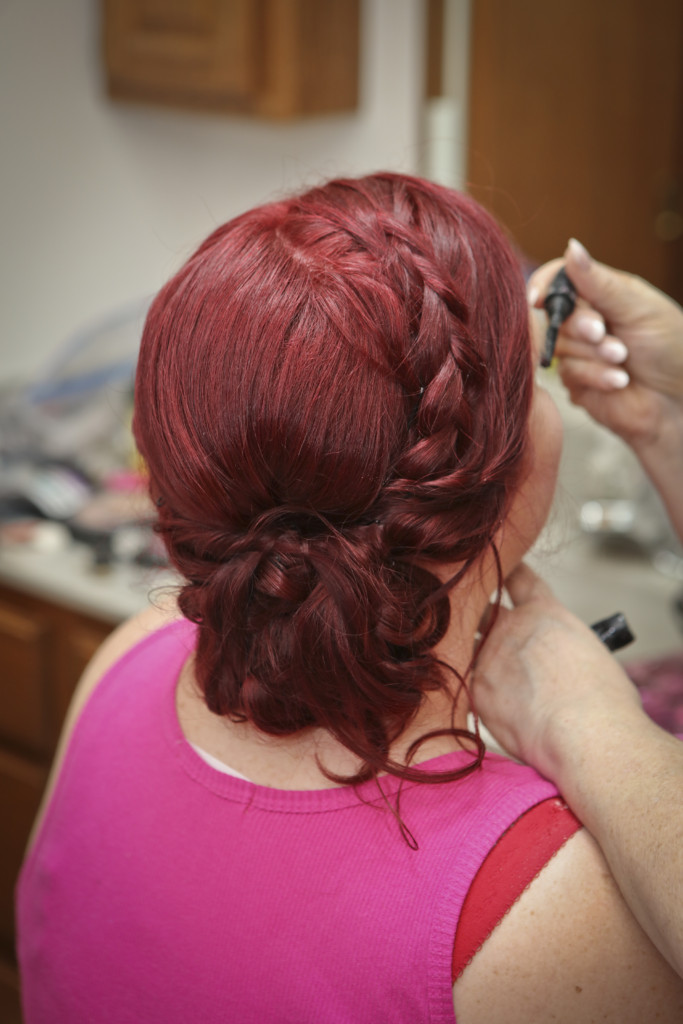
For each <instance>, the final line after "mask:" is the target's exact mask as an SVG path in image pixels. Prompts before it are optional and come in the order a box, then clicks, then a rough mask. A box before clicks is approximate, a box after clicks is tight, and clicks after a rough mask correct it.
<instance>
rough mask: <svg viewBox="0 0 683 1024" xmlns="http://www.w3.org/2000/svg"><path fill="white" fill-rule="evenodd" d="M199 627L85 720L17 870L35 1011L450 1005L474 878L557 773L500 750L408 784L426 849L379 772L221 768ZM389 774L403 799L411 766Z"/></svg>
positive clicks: (364, 1010)
mask: <svg viewBox="0 0 683 1024" xmlns="http://www.w3.org/2000/svg"><path fill="white" fill-rule="evenodd" d="M194 635H195V633H194V627H193V626H192V625H191V624H190V623H187V622H185V621H180V622H177V623H174V624H172V625H171V626H168V627H166V628H164V629H162V630H160V631H159V632H157V633H154V634H152V635H151V636H150V637H148V638H147V639H145V640H144V641H142V643H140V644H139V645H138V646H137V647H134V648H133V649H132V650H130V651H129V652H128V653H127V654H126V655H125V656H124V657H123V658H122V659H121V660H120V661H119V662H118V663H117V664H116V665H115V666H114V667H113V668H112V669H111V670H110V671H109V672H108V674H107V675H106V676H105V677H104V679H103V680H102V682H101V683H100V684H99V686H98V687H97V688H96V690H95V691H94V693H93V695H92V696H91V698H90V700H89V702H88V704H87V705H86V707H85V709H84V711H83V713H82V714H81V717H80V719H79V721H78V723H77V725H76V728H75V730H74V732H73V735H72V739H71V742H70V745H69V749H68V752H67V755H66V758H65V761H64V764H63V768H62V771H61V774H60V778H59V781H58V783H57V787H56V790H55V793H54V796H53V799H52V801H51V803H50V807H49V809H48V812H47V815H46V817H45V820H44V823H43V826H42V828H41V831H40V834H39V836H38V839H37V842H36V844H35V846H34V848H33V851H32V853H31V854H30V855H29V857H28V859H27V861H26V863H25V864H24V867H23V869H22V873H21V876H20V880H19V886H18V893H17V927H18V955H19V963H20V969H21V977H22V986H23V994H22V998H23V1002H24V1012H25V1024H48V1022H49V1024H67V1022H68V1024H86V1022H87V1024H93V1022H97V1024H141V1022H144V1024H157V1022H158V1024H176V1022H177V1024H180V1022H182V1024H188V1022H193V1024H194V1022H195V1021H201V1022H202V1024H218V1022H220V1024H226V1022H236V1024H237V1022H239V1024H265V1022H283V1024H284V1022H288V1024H289V1022H291V1024H306V1022H309V1021H310V1022H315V1024H321V1022H325V1024H342V1022H343V1024H362V1022H368V1024H378V1022H380V1021H392V1024H399V1022H402V1021H405V1022H410V1024H416V1022H418V1021H432V1022H446V1021H448V1022H450V1024H452V1022H453V1021H454V1020H455V1017H454V1011H453V1001H452V988H451V961H452V955H453V940H454V936H455V932H456V926H457V923H458V918H459V914H460V911H461V908H462V906H463V902H464V900H465V896H466V895H467V892H468V889H469V887H470V884H471V883H472V880H473V879H474V877H475V875H476V874H477V871H478V869H479V868H480V866H481V865H482V863H483V861H484V860H485V858H486V855H487V853H488V852H489V851H490V850H491V849H492V847H493V846H494V845H495V844H496V842H497V840H498V839H499V837H500V836H501V835H502V834H503V833H504V832H505V831H506V830H507V829H508V828H509V826H510V825H511V824H512V823H513V822H514V821H515V820H516V819H517V818H519V817H520V816H521V815H522V814H524V812H525V811H527V810H528V809H529V808H530V807H532V806H534V805H535V804H537V803H539V802H540V801H542V800H545V799H547V798H549V797H552V796H555V795H556V793H557V791H556V790H555V788H554V787H553V786H552V785H551V784H550V783H548V782H546V781H545V780H544V779H542V778H541V777H540V776H538V775H537V774H536V773H535V772H534V771H533V770H532V769H530V768H527V767H523V766H521V765H517V764H515V763H514V762H511V761H508V760H506V759H504V758H501V757H498V756H496V755H487V756H486V758H485V760H484V764H483V766H482V768H481V770H479V771H477V772H475V773H474V774H472V775H470V776H468V777H466V778H465V779H462V780H460V781H458V782H454V783H446V784H435V785H427V784H417V783H405V784H404V785H403V787H402V790H401V803H400V808H401V816H402V818H403V820H404V822H405V823H406V825H407V826H408V828H409V829H410V830H411V832H412V834H413V835H414V837H415V839H416V840H417V843H418V845H419V849H418V850H413V849H410V848H409V846H408V845H407V844H406V842H405V841H404V840H403V838H402V837H401V835H400V833H399V829H398V826H397V823H396V820H395V818H394V817H393V816H392V814H391V812H390V811H389V810H388V809H387V807H386V804H385V803H384V802H383V800H382V798H381V797H380V795H379V793H378V790H377V786H376V784H375V783H366V784H364V785H362V786H359V787H357V789H353V788H337V789H326V790H316V791H296V792H292V791H286V790H277V789H271V788H268V787H264V786H256V785H253V784H252V783H250V782H247V781H244V780H242V779H238V778H234V777H232V776H230V775H226V774H224V773H221V772H218V771H216V770H215V769H213V768H212V767H211V766H210V765H208V764H206V762H204V761H203V760H202V759H201V758H200V757H199V755H198V754H197V753H196V752H195V751H194V750H193V749H192V747H191V746H190V745H189V743H188V742H187V741H186V740H185V738H184V736H183V734H182V731H181V729H180V725H179V723H178V719H177V716H176V712H175V687H176V682H177V678H178V673H179V671H180V668H181V666H182V664H183V663H184V661H185V660H186V658H187V656H188V654H189V653H190V651H191V650H192V647H193V643H194ZM469 757H470V755H469V754H467V753H465V752H454V753H453V754H448V755H444V756H443V757H439V758H435V759H434V760H432V761H429V762H426V763H425V764H424V765H423V767H424V768H425V770H429V769H430V768H433V769H437V768H438V769H441V770H442V769H444V768H451V767H453V768H454V767H457V766H459V765H461V764H464V763H465V762H467V760H468V758H469ZM382 785H383V787H384V790H385V793H386V794H387V797H388V799H389V801H390V802H393V797H394V796H395V794H396V792H397V789H398V786H399V781H398V780H396V779H393V778H388V779H383V780H382Z"/></svg>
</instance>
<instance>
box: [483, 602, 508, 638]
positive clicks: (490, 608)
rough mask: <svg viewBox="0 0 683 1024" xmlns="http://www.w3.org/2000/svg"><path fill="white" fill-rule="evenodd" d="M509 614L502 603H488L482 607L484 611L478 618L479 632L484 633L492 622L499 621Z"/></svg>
mask: <svg viewBox="0 0 683 1024" xmlns="http://www.w3.org/2000/svg"><path fill="white" fill-rule="evenodd" d="M509 615H510V610H509V609H508V608H504V607H503V605H502V604H496V603H489V604H487V605H486V608H485V609H484V613H483V615H482V617H481V618H480V620H479V632H480V633H481V634H482V635H485V634H486V633H487V632H488V630H489V629H490V628H491V626H492V625H493V623H495V622H500V621H502V620H504V619H505V618H507V617H508V616H509Z"/></svg>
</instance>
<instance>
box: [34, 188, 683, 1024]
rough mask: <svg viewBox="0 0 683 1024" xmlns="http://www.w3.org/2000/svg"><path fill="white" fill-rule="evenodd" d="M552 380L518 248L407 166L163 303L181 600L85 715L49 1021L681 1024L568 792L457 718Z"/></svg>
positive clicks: (96, 672) (45, 955)
mask: <svg viewBox="0 0 683 1024" xmlns="http://www.w3.org/2000/svg"><path fill="white" fill-rule="evenodd" d="M537 361H538V353H536V352H535V351H534V350H533V345H532V341H531V338H530V331H529V323H528V314H527V306H526V300H525V292H524V284H523V280H522V276H521V273H520V270H519V267H518V265H517V261H516V259H515V257H514V254H513V252H512V251H511V249H510V246H509V245H508V243H507V242H506V240H505V238H504V237H503V235H502V233H501V232H500V230H499V228H498V227H497V226H496V225H495V223H494V222H493V221H492V219H491V218H490V217H489V216H488V215H487V214H486V213H485V212H484V211H483V210H482V209H481V208H480V207H478V206H477V205H476V204H475V203H474V202H473V201H472V200H470V199H468V198H466V197H464V196H462V195H459V194H458V193H456V192H453V191H450V190H448V189H444V188H441V187H439V186H436V185H433V184H431V183H428V182H426V181H421V180H419V179H415V178H409V177H406V176H402V175H393V174H377V175H373V176H370V177H366V178H361V179H358V180H339V181H333V182H330V183H328V184H327V185H324V186H322V187H320V188H316V189H313V190H311V191H309V192H308V193H306V194H304V195H301V196H298V197H295V198H292V199H288V200H283V201H281V202H276V203H272V204H270V205H268V206H264V207H261V208H258V209H255V210H252V211H250V212H248V213H246V214H244V215H242V216H240V217H237V218H236V219H235V220H233V221H231V222H230V223H228V224H226V225H224V226H222V227H220V228H218V229H217V230H216V231H215V232H214V233H213V234H212V235H211V236H210V237H209V238H208V239H207V240H206V242H205V243H204V244H203V245H202V246H201V247H200V248H199V250H198V251H197V252H196V253H195V254H194V256H192V257H191V258H190V260H189V261H188V262H187V263H186V265H185V266H184V267H183V268H182V269H181V270H180V272H179V273H178V274H177V275H176V276H175V277H174V278H173V279H172V280H171V281H170V282H169V284H168V285H166V287H165V288H164V289H162V291H161V293H160V294H159V296H158V297H157V299H156V300H155V302H154V304H153V306H152V308H151V310H150V313H149V316H148V319H147V323H146V326H145V330H144V334H143V339H142V346H141V351H140V360H139V365H138V373H137V382H136V409H135V424H134V429H135V435H136V438H137V441H138V445H139V447H140V450H141V452H142V453H143V455H144V457H145V459H146V461H147V465H148V467H149V474H150V489H151V494H152V497H153V498H154V500H155V502H156V504H157V506H158V510H159V521H158V529H159V532H160V533H161V535H162V537H163V538H164V540H165V543H166V546H167V549H168V552H169V556H170V559H171V561H172V562H173V564H174V565H175V567H176V568H177V570H178V572H179V573H180V575H181V577H182V579H183V584H182V587H181V589H180V591H179V594H178V599H177V608H176V607H175V606H174V607H171V608H166V609H163V610H162V609H154V610H150V611H149V612H147V613H145V614H144V615H142V616H140V617H138V619H136V620H134V621H133V622H131V623H128V624H126V625H125V626H124V627H122V628H121V629H120V630H119V631H118V632H117V633H116V634H115V635H114V636H113V637H112V638H111V639H110V640H109V641H108V642H107V644H106V645H105V646H104V647H103V648H102V650H101V652H100V653H99V654H98V655H97V657H96V659H95V661H94V662H93V664H92V665H91V667H90V668H89V670H88V672H87V673H86V676H85V677H84V679H83V681H82V684H81V686H80V688H79V691H78V693H77V695H76V698H75V700H74V705H73V707H72V711H71V713H70V717H69V721H68V723H67V726H66V730H65V739H64V742H63V745H62V753H61V755H60V757H59V758H58V767H57V769H56V770H55V774H54V778H53V783H52V786H51V789H50V793H49V795H48V800H47V808H46V810H45V811H44V813H43V816H42V819H41V821H40V823H39V826H38V828H37V831H36V835H35V838H34V840H33V843H32V846H31V849H30V852H29V854H28V857H27V861H26V864H25V866H24V869H23V872H22V877H21V880H20V886H19V891H18V922H19V958H20V964H21V969H22V979H23V989H24V1005H25V1013H26V1024H37V1022H43V1021H50V1022H52V1024H55V1022H57V1024H59V1022H66V1021H69V1022H70V1024H73V1022H76V1024H77V1022H81V1021H83V1022H85V1021H98V1022H108V1021H111V1022H114V1021H116V1022H117V1024H120V1022H123V1021H145V1022H154V1021H163V1022H164V1024H170V1022H173V1021H194V1020H201V1021H206V1022H213V1021H221V1022H224V1021H239V1022H259V1024H260V1022H264V1021H283V1022H284V1021H287V1022H296V1024H302V1022H305V1021H316V1022H323V1021H324V1022H362V1021H368V1022H377V1021H392V1022H394V1021H404V1020H405V1021H411V1022H415V1021H423V1020H424V1021H427V1020H432V1021H449V1020H450V1021H452V1020H454V1019H455V1018H454V1013H456V1014H457V1019H458V1021H460V1022H464V1024H470V1022H471V1024H479V1022H482V1024H483V1022H486V1024H495V1022H499V1021H500V1022H503V1021H505V1022H506V1024H511V1022H516V1021H518V1022H520V1024H521V1022H524V1024H531V1022H535V1021H537V1022H541V1021H549V1020H553V1021H567V1022H569V1021H571V1022H572V1024H577V1022H578V1024H580V1022H583V1021H586V1022H588V1021H592V1020H595V1019H598V1018H599V1019H601V1020H605V1021H615V1022H616V1021H619V1022H620V1024H621V1022H624V1021H627V1020H633V1021H636V1020H637V1021H642V1020H646V1019H658V1020H662V1021H671V1022H673V1021H675V1020H679V1019H680V1015H681V1011H682V1010H683V987H682V985H681V981H680V979H679V978H677V976H676V975H675V974H674V972H673V971H672V970H671V969H670V968H669V966H668V965H667V963H666V962H665V961H664V960H663V959H662V958H661V957H660V955H659V953H658V952H657V951H656V950H655V948H654V947H653V946H652V945H651V944H650V942H649V940H648V939H647V938H646V936H645V935H644V933H643V932H642V931H641V930H640V927H639V926H638V925H637V923H636V922H635V919H634V918H632V917H631V915H630V912H629V911H628V909H627V908H626V906H625V904H624V903H623V901H622V899H621V897H620V895H619V892H618V890H617V888H616V886H615V884H614V882H613V880H612V878H611V876H610V875H609V872H608V870H607V868H606V865H605V861H604V860H603V858H602V855H601V854H600V851H599V849H598V848H597V846H596V845H595V843H594V842H593V841H592V839H591V838H590V836H589V835H588V834H587V833H586V832H585V831H584V830H583V829H581V827H580V824H579V822H578V821H577V820H576V819H575V818H574V816H573V815H572V814H571V813H570V812H569V811H568V810H567V808H566V806H565V805H564V804H563V802H562V800H561V799H560V797H559V795H558V793H557V790H556V789H555V788H554V787H553V786H552V785H551V784H550V783H549V782H547V781H546V780H545V779H543V778H542V777H541V776H539V775H538V774H536V772H535V771H533V770H532V769H531V768H528V767H526V766H524V765H521V764H517V763H515V762H513V761H510V760H507V759H504V758H502V757H498V756H496V755H492V754H487V753H485V751H484V746H483V743H482V741H481V739H480V737H479V734H478V730H477V727H476V716H475V717H474V726H473V727H472V728H470V725H469V722H470V721H471V719H469V718H468V715H469V714H470V712H471V711H472V710H473V709H472V703H471V695H470V692H469V689H468V680H469V678H470V674H471V669H472V663H473V659H474V653H475V638H476V637H477V634H478V630H479V628H480V624H481V621H482V616H483V615H484V613H485V611H486V609H487V606H488V603H489V598H490V595H491V594H492V593H493V592H495V591H498V592H499V591H500V589H501V588H502V584H503V580H504V579H505V578H506V577H507V576H508V575H509V574H510V573H511V572H512V571H513V570H514V568H515V567H516V566H517V565H518V564H519V563H520V561H521V559H522V557H523V555H524V553H525V552H526V550H527V549H528V548H529V546H530V545H531V544H532V543H533V541H534V540H535V538H536V536H537V535H538V533H539V531H540V529H541V527H542V525H543V523H544V521H545V518H546V515H547V512H548V509H549V506H550V503H551V500H552V495H553V491H554V487H555V480H556V472H557V465H558V460H559V454H560V449H561V427H560V422H559V417H558V414H557V411H556V409H555V408H554V406H553V404H552V402H551V401H550V399H549V397H548V396H547V395H546V394H545V393H544V392H543V391H542V390H541V389H540V388H536V387H535V386H534V380H533V377H534V366H535V364H536V363H537ZM494 618H495V614H494ZM489 621H490V617H489ZM489 628H490V627H489V626H487V627H485V628H484V636H483V638H482V639H481V641H480V642H481V643H483V644H485V643H486V633H487V630H488V629H489ZM595 643H596V644H598V641H597V640H596V641H595Z"/></svg>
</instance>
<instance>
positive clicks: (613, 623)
mask: <svg viewBox="0 0 683 1024" xmlns="http://www.w3.org/2000/svg"><path fill="white" fill-rule="evenodd" d="M591 629H592V630H593V632H594V633H595V635H596V636H597V638H598V640H602V642H603V644H604V645H605V647H607V649H608V650H610V651H620V650H621V648H622V647H626V646H627V644H630V643H632V642H633V641H634V640H635V637H634V635H633V633H632V632H631V630H630V628H629V624H628V622H627V621H626V618H625V616H624V615H622V613H621V612H615V613H614V615H610V616H609V618H607V619H600V622H594V623H593V625H592V626H591Z"/></svg>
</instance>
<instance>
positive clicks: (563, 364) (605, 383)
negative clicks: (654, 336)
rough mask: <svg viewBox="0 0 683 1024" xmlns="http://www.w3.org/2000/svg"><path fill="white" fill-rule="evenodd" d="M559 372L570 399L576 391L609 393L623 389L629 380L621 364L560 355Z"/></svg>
mask: <svg viewBox="0 0 683 1024" xmlns="http://www.w3.org/2000/svg"><path fill="white" fill-rule="evenodd" d="M559 372H560V377H561V379H562V383H563V384H564V385H565V387H566V388H567V389H568V390H569V392H570V393H571V395H572V400H574V393H575V392H578V391H585V390H590V391H602V392H604V393H607V394H609V393H611V392H613V391H623V389H624V388H626V387H628V385H629V384H630V382H631V378H630V377H629V375H628V373H627V372H626V370H625V369H624V368H623V367H622V366H608V365H607V364H606V363H603V362H601V361H598V360H596V359H577V358H575V357H562V358H560V359H559Z"/></svg>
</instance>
